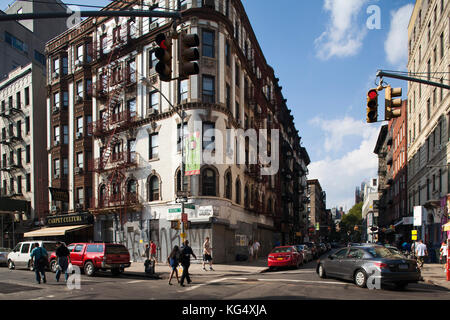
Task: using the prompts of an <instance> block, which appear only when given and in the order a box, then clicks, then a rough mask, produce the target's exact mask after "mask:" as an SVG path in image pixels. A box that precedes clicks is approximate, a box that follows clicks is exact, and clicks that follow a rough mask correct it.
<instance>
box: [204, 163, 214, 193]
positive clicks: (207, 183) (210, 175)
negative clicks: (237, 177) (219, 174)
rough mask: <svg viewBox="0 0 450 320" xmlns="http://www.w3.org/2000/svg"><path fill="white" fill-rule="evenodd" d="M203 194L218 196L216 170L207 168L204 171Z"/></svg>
mask: <svg viewBox="0 0 450 320" xmlns="http://www.w3.org/2000/svg"><path fill="white" fill-rule="evenodd" d="M202 194H203V195H204V196H216V172H215V171H214V170H213V169H210V168H206V169H204V170H203V172H202Z"/></svg>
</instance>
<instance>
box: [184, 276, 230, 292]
mask: <svg viewBox="0 0 450 320" xmlns="http://www.w3.org/2000/svg"><path fill="white" fill-rule="evenodd" d="M227 279H228V278H221V279H216V280H211V281H208V282H205V283H200V284H198V285H196V286H193V287H189V288H187V289H185V290H181V291H178V292H188V291H192V290H195V289H198V288H200V287H203V286H206V285H208V284H211V283H216V282H222V281H225V280H227Z"/></svg>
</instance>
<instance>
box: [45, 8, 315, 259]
mask: <svg viewBox="0 0 450 320" xmlns="http://www.w3.org/2000/svg"><path fill="white" fill-rule="evenodd" d="M164 3H165V5H163V7H169V6H173V3H174V2H164ZM169 4H170V5H169ZM181 5H182V9H183V10H184V15H183V16H184V17H183V24H182V25H180V26H179V27H178V31H181V28H184V29H185V30H186V31H187V32H188V33H196V34H198V36H199V38H200V46H199V52H200V59H199V66H200V73H199V74H198V75H194V76H190V77H189V78H188V79H184V80H173V81H171V82H161V81H160V80H159V77H158V74H157V73H156V71H155V65H156V63H157V61H158V60H157V59H156V57H155V49H156V48H157V46H156V43H155V42H154V40H155V36H156V35H157V34H158V33H161V32H168V31H169V30H170V25H171V21H170V20H169V19H165V18H139V17H136V18H132V19H130V18H97V19H86V20H84V21H83V22H82V23H81V25H80V26H79V28H77V29H70V30H68V31H67V32H65V33H63V34H61V35H60V36H58V37H57V38H55V39H53V40H52V41H50V42H48V44H47V50H46V51H47V52H48V68H49V69H48V79H47V80H48V84H49V86H48V89H49V90H48V92H49V94H48V96H47V107H48V111H49V112H48V121H49V123H50V124H51V125H50V126H49V129H48V148H49V150H50V153H49V158H48V163H49V179H50V181H51V186H52V187H55V188H61V189H64V190H67V191H68V194H69V196H68V201H67V202H64V201H53V199H52V198H51V199H50V200H51V201H52V203H51V207H53V206H55V213H57V212H58V210H61V212H63V213H71V212H74V211H77V210H84V211H85V210H89V211H90V212H92V213H93V214H94V216H95V223H94V233H93V237H94V240H96V241H106V242H109V241H111V242H120V243H123V244H125V245H126V246H127V247H128V249H129V250H130V253H131V256H132V259H133V260H140V259H142V258H141V257H142V253H143V250H144V246H145V243H147V242H148V241H149V240H150V239H152V240H154V241H155V242H156V243H157V244H158V247H159V252H158V259H159V260H162V261H165V259H166V258H167V256H168V254H169V253H170V251H171V249H172V248H173V246H174V245H179V244H180V241H181V238H180V230H176V229H174V228H172V222H174V221H176V220H177V219H180V204H179V203H176V198H177V194H179V191H181V187H182V186H183V191H186V192H187V193H188V195H189V202H188V203H187V205H186V212H187V213H188V216H189V221H190V223H191V224H190V227H189V229H187V230H186V233H187V239H189V241H190V243H191V246H192V248H193V249H194V251H195V253H196V254H201V248H202V243H203V241H204V239H205V238H206V237H207V236H209V237H210V239H211V241H212V247H213V256H214V260H215V261H216V262H224V261H234V260H235V259H236V257H237V255H244V256H247V255H248V250H247V246H248V243H249V241H250V240H258V241H259V242H260V243H261V245H262V248H261V251H262V252H263V254H266V253H268V252H269V251H270V250H271V249H272V247H273V245H274V243H275V242H276V241H277V240H280V241H281V242H282V243H283V244H287V243H292V242H293V241H294V239H295V237H298V238H300V237H303V236H304V235H305V231H306V220H307V217H306V205H305V204H306V200H307V196H306V189H307V185H306V174H307V166H308V164H309V162H310V160H309V157H308V154H307V152H306V149H305V148H303V147H301V139H300V137H299V134H298V130H297V129H296V128H295V125H294V121H293V116H292V115H291V114H290V110H289V109H288V107H287V104H286V100H285V99H284V98H283V95H282V93H281V87H280V86H279V84H278V79H277V78H276V77H275V75H274V70H273V69H272V68H271V67H270V66H269V65H268V64H267V62H266V61H265V58H264V55H263V53H262V51H261V49H260V47H259V45H258V42H257V40H256V36H255V34H254V33H253V30H252V27H251V25H250V22H249V21H248V17H247V16H246V14H245V11H244V8H243V6H242V3H241V2H240V1H228V0H226V1H225V0H220V1H181ZM134 7H135V8H136V9H138V8H140V6H139V5H135V4H129V3H126V2H120V1H117V2H113V3H111V4H110V5H109V6H108V8H122V9H124V8H134ZM171 8H172V9H174V8H173V7H171ZM177 55H178V54H177V41H176V40H174V41H173V52H172V56H173V64H172V70H173V77H174V78H176V77H177V75H178V64H177V61H178V57H177ZM142 78H145V79H146V80H145V81H142V80H141V79H142ZM64 97H67V99H65V98H64ZM167 100H168V101H169V102H170V103H169V102H168V101H167ZM63 101H65V102H64V103H65V104H66V105H65V106H62V105H61V103H62V102H63ZM171 105H173V106H174V107H175V108H176V110H173V109H172V108H171ZM181 109H183V110H184V111H185V112H186V117H185V118H184V123H182V120H181V119H180V117H179V116H178V114H177V112H176V111H181ZM212 129H214V130H216V131H214V130H212ZM227 129H230V130H231V129H236V130H237V129H241V130H247V129H255V130H258V129H262V130H265V129H267V130H268V138H267V152H268V155H270V156H273V157H274V156H275V155H277V156H280V161H279V163H272V165H273V166H274V167H275V169H276V170H275V173H274V174H272V175H261V170H263V168H264V165H263V164H262V163H261V161H256V162H255V163H251V162H252V161H251V159H253V158H256V155H257V146H256V145H254V144H251V143H250V142H249V141H250V140H249V139H248V138H247V139H245V137H244V138H243V139H238V138H237V137H234V136H233V135H231V133H230V131H227ZM272 129H278V130H279V139H277V140H276V141H272V138H271V133H275V131H273V130H272ZM217 131H219V132H220V133H222V136H223V137H224V138H226V139H225V141H224V143H221V142H222V141H221V139H220V138H221V137H219V136H216V134H217ZM181 132H184V134H190V136H189V137H190V139H193V140H192V141H193V142H195V143H197V145H198V146H199V148H200V151H207V152H209V153H210V154H211V155H213V156H214V155H217V154H220V153H221V152H220V151H223V154H224V155H226V156H227V157H228V158H231V161H230V162H225V159H224V161H219V162H216V163H214V164H204V165H202V166H201V167H200V168H198V173H199V174H198V175H189V176H185V177H184V179H182V177H181V171H180V169H181V160H182V159H181ZM256 132H258V131H256ZM78 134H80V136H79V137H78ZM274 139H275V138H274ZM241 140H242V141H241ZM256 141H258V140H256ZM233 150H235V152H232V151H233ZM238 159H239V160H240V159H243V161H242V163H240V164H238V162H239V161H238ZM244 162H245V163H244ZM278 165H279V168H278ZM281 168H283V170H278V169H281ZM63 170H64V171H63ZM193 171H196V170H193Z"/></svg>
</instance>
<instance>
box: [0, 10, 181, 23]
mask: <svg viewBox="0 0 450 320" xmlns="http://www.w3.org/2000/svg"><path fill="white" fill-rule="evenodd" d="M76 13H79V14H80V17H83V18H84V17H152V18H171V19H180V18H181V13H180V12H179V11H153V10H124V11H109V10H105V11H71V10H69V11H68V12H42V13H21V14H2V15H0V21H11V20H36V19H55V18H69V17H71V16H72V15H74V14H76Z"/></svg>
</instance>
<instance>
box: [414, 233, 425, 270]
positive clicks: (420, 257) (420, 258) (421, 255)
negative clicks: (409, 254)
mask: <svg viewBox="0 0 450 320" xmlns="http://www.w3.org/2000/svg"><path fill="white" fill-rule="evenodd" d="M416 256H417V264H418V265H419V268H421V269H422V267H423V264H424V262H425V257H426V256H428V250H427V246H426V245H425V244H424V243H423V241H422V240H419V244H418V245H417V247H416Z"/></svg>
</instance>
